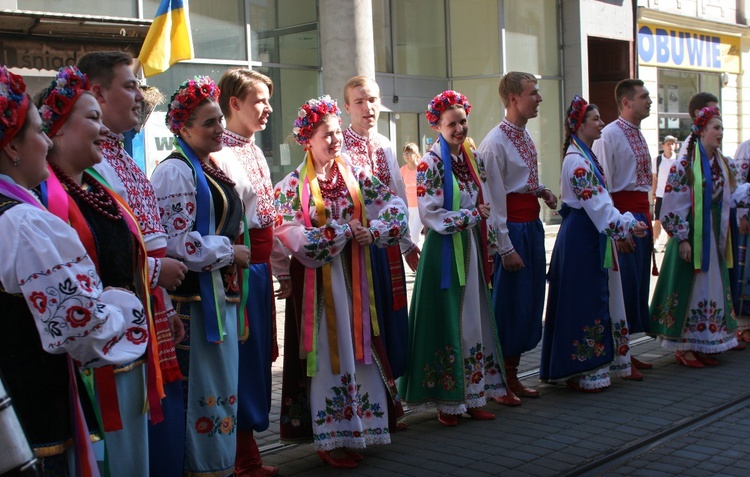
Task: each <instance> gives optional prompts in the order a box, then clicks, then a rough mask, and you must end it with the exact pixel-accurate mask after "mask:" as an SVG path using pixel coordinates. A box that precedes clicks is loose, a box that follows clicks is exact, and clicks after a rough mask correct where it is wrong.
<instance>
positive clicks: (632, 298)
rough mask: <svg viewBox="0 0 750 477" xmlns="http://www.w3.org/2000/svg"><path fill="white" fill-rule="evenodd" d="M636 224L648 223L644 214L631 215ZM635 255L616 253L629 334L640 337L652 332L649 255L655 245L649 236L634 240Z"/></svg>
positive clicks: (633, 253)
mask: <svg viewBox="0 0 750 477" xmlns="http://www.w3.org/2000/svg"><path fill="white" fill-rule="evenodd" d="M633 217H635V220H640V221H643V222H644V223H648V218H647V217H646V215H645V214H641V213H633ZM633 240H634V241H635V252H632V253H618V254H617V259H618V262H619V264H620V276H621V277H622V295H623V297H624V298H625V316H627V320H628V328H630V332H631V333H641V332H645V333H648V331H649V330H650V329H651V313H650V312H649V302H648V296H649V292H650V287H651V253H652V250H653V248H654V243H653V239H652V237H651V235H646V236H645V237H640V238H639V237H633Z"/></svg>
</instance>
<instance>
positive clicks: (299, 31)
mask: <svg viewBox="0 0 750 477" xmlns="http://www.w3.org/2000/svg"><path fill="white" fill-rule="evenodd" d="M248 8H249V17H250V31H251V42H250V43H251V48H252V59H253V60H256V61H261V62H263V63H272V64H285V65H305V66H320V52H319V48H318V24H317V15H318V12H317V6H316V2H291V1H290V0H272V1H267V2H258V1H253V2H250V4H249V7H248Z"/></svg>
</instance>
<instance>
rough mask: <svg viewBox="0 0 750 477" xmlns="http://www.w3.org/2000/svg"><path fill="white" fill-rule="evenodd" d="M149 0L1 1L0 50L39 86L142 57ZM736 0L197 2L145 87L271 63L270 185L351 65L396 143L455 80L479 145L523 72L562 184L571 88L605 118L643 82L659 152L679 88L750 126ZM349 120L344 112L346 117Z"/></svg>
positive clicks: (157, 151) (160, 152)
mask: <svg viewBox="0 0 750 477" xmlns="http://www.w3.org/2000/svg"><path fill="white" fill-rule="evenodd" d="M159 3H160V2H159V0H101V1H99V2H97V10H96V12H92V11H91V6H90V5H91V3H90V2H81V1H78V0H0V52H1V53H2V55H3V56H0V61H2V62H4V63H5V64H7V65H8V66H10V67H12V68H13V69H14V70H15V71H17V72H19V73H21V74H23V75H24V76H25V77H26V78H27V79H29V83H30V89H31V90H35V89H36V90H38V89H41V88H42V87H43V86H45V85H46V84H47V83H48V82H49V79H50V77H51V76H52V75H53V74H54V72H55V71H56V69H57V68H59V67H60V66H62V65H63V64H66V63H73V62H75V60H76V59H77V57H78V56H80V55H81V54H83V53H84V52H85V51H89V50H92V49H103V48H110V49H111V48H118V49H127V50H129V51H131V52H132V53H134V54H137V53H138V51H139V50H140V45H141V43H142V41H143V38H144V36H145V33H146V31H147V29H148V26H149V24H150V20H151V19H152V18H153V15H154V13H155V12H156V9H157V7H158V5H159ZM725 3H726V4H728V6H726V7H724V6H723V4H725ZM740 3H742V4H744V1H737V0H729V1H721V0H697V1H696V0H693V1H688V0H684V1H680V0H640V1H635V0H619V1H616V2H615V1H604V0H524V1H516V0H409V1H401V0H317V1H315V0H222V1H220V2H205V1H193V2H191V3H190V21H191V25H192V34H193V42H194V46H195V55H196V57H195V59H193V60H190V61H186V62H181V63H179V64H176V65H174V66H173V67H171V68H170V69H169V70H168V71H166V72H165V73H162V74H159V75H156V76H153V77H150V78H148V80H147V81H146V82H147V83H148V84H149V85H151V86H155V87H157V88H158V89H159V90H160V91H161V92H162V93H163V94H164V95H165V96H166V100H168V99H169V96H170V95H171V94H172V92H173V91H174V90H175V89H176V87H177V86H178V85H179V84H180V83H181V82H182V81H184V80H185V79H187V78H190V77H192V76H193V75H196V74H206V75H209V76H211V77H212V78H214V79H215V80H217V81H218V79H219V78H220V76H221V75H222V73H223V72H224V71H225V70H226V69H227V68H229V67H233V66H246V67H250V68H252V69H255V70H258V71H261V72H263V73H265V74H267V75H268V76H269V77H271V78H272V80H273V81H274V85H275V87H274V96H273V98H272V106H273V108H274V113H273V114H272V116H271V120H270V122H269V125H268V128H267V129H266V131H264V132H262V133H260V134H259V135H258V137H257V138H256V140H257V141H258V144H259V145H261V147H262V148H263V150H264V152H265V154H266V157H267V158H268V159H269V163H270V168H271V171H272V175H273V178H274V180H280V179H281V178H282V177H283V176H284V175H285V174H286V173H288V172H289V171H290V170H292V169H293V168H295V167H296V166H297V165H298V164H299V163H300V162H301V160H302V158H303V155H304V153H303V151H302V149H301V148H300V147H299V146H297V145H296V144H295V143H294V141H292V140H291V129H292V125H293V122H294V119H295V117H296V115H297V108H298V107H299V106H300V105H301V104H302V103H303V102H304V101H305V100H306V99H308V98H311V97H316V96H319V95H321V94H330V95H331V96H332V97H334V98H337V99H338V100H339V103H343V91H342V89H343V86H344V83H345V82H346V80H347V79H348V78H349V77H351V76H353V75H355V74H368V75H371V76H375V78H376V79H377V81H378V84H379V85H380V88H381V93H382V102H383V112H382V113H381V118H380V121H379V124H378V129H379V131H380V132H381V133H383V134H385V135H386V136H388V137H390V138H391V140H392V142H393V143H394V146H395V147H396V148H397V149H401V147H402V146H403V145H404V144H405V143H406V142H416V143H418V144H420V146H421V148H422V150H423V152H424V151H425V150H426V149H428V148H429V147H430V145H431V144H432V142H433V141H434V140H435V133H434V131H432V129H431V128H430V127H429V124H428V123H427V121H426V119H425V117H424V111H425V109H426V106H427V103H428V102H429V101H430V99H431V98H432V97H433V96H434V95H435V94H437V93H439V92H441V91H443V90H445V89H448V88H452V89H455V90H458V91H460V92H462V93H464V94H465V95H466V96H467V97H468V98H469V100H470V101H471V103H472V104H473V106H474V108H473V110H472V113H471V118H470V121H469V122H470V131H469V132H470V136H471V137H473V138H474V139H475V141H476V142H477V143H479V141H481V140H482V138H483V137H484V136H485V134H487V132H488V131H490V130H491V129H492V128H493V127H495V125H496V124H497V123H499V122H500V121H501V120H502V118H503V116H504V110H503V106H502V102H501V100H500V98H499V96H498V92H497V86H498V80H499V78H500V76H501V75H502V74H503V73H505V72H508V71H513V70H521V71H527V72H530V73H533V74H534V75H536V76H537V78H539V83H540V86H541V92H542V95H543V98H544V102H543V103H542V105H541V108H540V114H539V117H538V118H536V119H533V120H531V121H530V122H529V123H528V126H527V127H528V129H529V131H530V134H531V136H532V137H533V139H534V141H535V143H536V145H537V149H538V152H539V159H540V177H541V180H542V182H544V183H545V184H546V185H547V186H549V187H550V188H552V189H553V191H557V190H559V171H560V164H561V153H560V148H561V142H562V124H563V123H562V119H563V115H564V112H565V110H566V108H567V106H568V104H569V102H570V100H571V98H572V97H573V95H574V94H576V93H579V94H582V95H583V96H584V97H586V98H587V99H589V100H590V101H591V102H593V103H596V104H598V105H599V107H600V110H601V111H602V115H603V117H604V118H605V120H607V121H611V120H613V119H615V118H616V115H617V110H616V105H615V102H614V97H613V96H614V95H613V90H614V85H615V84H616V83H617V81H619V80H620V79H623V78H626V77H631V76H636V75H638V76H640V77H641V78H643V79H644V80H645V81H646V83H647V86H648V88H649V90H650V91H651V92H652V95H653V99H654V104H655V105H657V106H656V107H652V115H651V117H650V118H648V119H647V120H646V121H644V123H643V128H644V133H645V134H646V137H647V139H648V141H649V144H650V146H651V148H652V152H653V154H654V155H655V154H656V153H657V151H658V144H659V142H660V141H659V139H660V138H661V137H663V136H664V135H665V134H676V135H677V134H678V135H679V136H680V137H681V138H683V137H684V136H685V134H686V132H685V131H686V128H687V126H688V123H687V122H686V121H687V120H686V119H685V118H686V117H687V110H686V107H687V102H686V100H685V98H688V99H689V95H691V94H692V92H694V91H698V90H708V91H712V92H718V93H719V94H718V96H720V98H721V103H722V109H723V110H724V112H725V118H726V120H725V127H727V133H726V134H725V137H724V141H725V150H727V151H730V153H731V152H733V151H734V148H735V147H736V144H737V143H738V142H740V141H741V140H742V139H743V138H744V136H750V124H747V125H745V124H743V120H742V111H743V110H747V108H748V107H750V99H748V100H747V105H748V106H744V103H743V101H744V99H743V89H744V88H743V86H744V81H745V80H744V76H743V74H742V59H743V56H744V55H746V54H747V51H748V44H747V39H746V38H745V35H746V33H745V31H746V29H747V27H746V26H745V24H746V21H745V20H744V16H743V15H744V8H741V7H740V6H738V5H740ZM701 9H703V10H701ZM691 17H692V18H691ZM694 17H698V18H694ZM662 30H666V31H667V32H668V33H667V35H671V34H672V32H674V34H675V35H676V36H675V37H674V38H678V39H679V38H681V36H680V35H682V36H683V37H685V36H686V35H688V34H690V35H691V38H692V35H694V34H696V35H698V38H700V37H701V35H703V36H704V37H706V39H703V40H701V41H702V43H701V45H702V46H701V48H703V50H701V51H702V52H703V53H704V54H703V56H702V57H701V59H700V60H701V61H702V62H701V61H699V62H698V63H700V65H696V64H693V63H691V62H690V60H689V59H687V58H688V56H686V55H687V53H686V54H685V55H683V57H682V60H680V58H681V57H680V54H679V51H681V50H675V51H670V52H669V54H667V53H664V48H665V46H664V45H665V42H666V40H665V37H664V36H663V33H662ZM716 32H721V34H718V33H716ZM649 35H650V36H649ZM709 37H710V38H709ZM670 38H671V37H670ZM715 38H718V40H715ZM670 41H673V40H670ZM685 41H687V40H685ZM717 41H718V46H717V44H716V42H717ZM684 48H688V46H685V47H684ZM715 51H718V52H719V53H715ZM714 53H715V54H714ZM665 55H666V56H668V57H669V59H664V58H666V56H665ZM709 57H710V58H709ZM717 61H718V63H717ZM747 81H748V86H750V79H749V80H747ZM672 93H674V95H676V96H677V98H678V99H677V100H674V101H673V100H672V98H673V96H674V95H673V94H672ZM165 104H166V102H165V103H164V104H162V105H161V106H159V107H157V109H156V111H155V112H154V113H153V114H152V115H151V117H150V119H149V121H148V123H147V125H146V127H145V128H144V129H145V131H144V133H143V141H142V147H143V150H144V153H143V155H144V156H145V167H146V169H147V171H149V172H150V170H151V169H152V168H153V166H154V165H155V163H156V162H157V161H158V160H160V159H161V158H163V157H166V156H167V155H168V153H169V149H170V148H171V135H170V134H169V132H168V130H167V129H166V127H165V126H164V125H163V118H164V111H165V110H166V107H165ZM342 109H343V108H342ZM347 121H348V119H347V118H346V117H345V118H344V126H345V127H346V126H347V125H348V122H347ZM745 129H747V130H748V133H743V131H744V130H745ZM544 213H545V214H546V215H545V216H544V217H543V218H544V220H545V221H547V222H554V221H556V220H558V218H557V217H556V216H555V215H554V213H552V212H551V211H548V210H546V208H545V211H544Z"/></svg>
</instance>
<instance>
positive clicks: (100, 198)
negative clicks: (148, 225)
mask: <svg viewBox="0 0 750 477" xmlns="http://www.w3.org/2000/svg"><path fill="white" fill-rule="evenodd" d="M48 164H49V165H50V167H51V168H52V170H53V171H54V173H55V176H57V179H58V180H59V181H60V182H61V183H62V184H63V185H64V186H65V188H66V189H67V191H68V193H69V194H70V195H72V196H75V197H77V198H79V199H81V200H82V201H84V202H86V203H87V204H88V205H89V206H90V207H91V208H92V209H94V210H95V211H96V212H97V213H98V214H99V215H102V216H104V217H106V218H107V219H109V220H111V221H112V222H117V221H119V220H121V219H122V212H121V211H120V208H119V207H118V206H117V204H116V203H115V201H114V200H112V196H110V195H109V193H107V191H106V190H105V189H104V187H103V186H102V185H101V184H100V183H99V182H98V181H97V180H96V179H94V178H93V177H91V176H90V175H89V173H88V172H84V173H83V183H84V184H85V185H87V186H88V188H87V189H84V188H83V187H81V186H80V185H78V183H77V182H76V181H74V180H73V178H71V177H70V176H69V175H68V174H66V173H65V171H63V170H62V169H61V168H60V166H58V165H57V164H55V163H54V162H49V163H48Z"/></svg>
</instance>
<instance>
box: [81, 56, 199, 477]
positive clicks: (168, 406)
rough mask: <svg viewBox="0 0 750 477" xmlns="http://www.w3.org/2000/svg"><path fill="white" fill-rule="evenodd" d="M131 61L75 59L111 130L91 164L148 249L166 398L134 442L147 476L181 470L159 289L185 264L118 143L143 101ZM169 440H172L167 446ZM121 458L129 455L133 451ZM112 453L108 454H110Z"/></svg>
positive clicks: (173, 323)
mask: <svg viewBox="0 0 750 477" xmlns="http://www.w3.org/2000/svg"><path fill="white" fill-rule="evenodd" d="M132 62H133V58H132V56H131V55H130V54H129V53H126V52H122V51H100V52H92V53H87V54H85V55H83V56H82V57H81V58H80V59H79V61H78V68H79V69H80V70H81V71H82V72H83V73H85V74H86V75H87V76H88V78H89V81H90V83H91V92H92V93H93V94H94V96H95V97H96V99H97V101H98V102H99V105H100V106H101V108H102V122H103V123H104V125H105V126H106V127H107V128H109V131H110V132H109V134H108V135H107V137H106V139H105V141H104V143H103V144H102V156H103V158H104V160H103V161H102V162H101V163H100V164H97V165H96V166H95V169H96V171H97V172H98V173H99V174H100V175H101V176H102V177H103V178H104V180H106V181H107V183H108V184H109V186H110V187H111V188H112V189H113V190H114V191H115V192H116V193H117V194H118V195H120V197H122V198H123V199H124V200H125V201H126V202H127V204H128V205H129V206H130V208H131V209H132V210H133V213H134V214H135V216H136V218H137V219H138V225H139V227H140V229H141V233H142V234H143V240H144V242H145V244H146V250H147V252H148V254H149V260H148V263H149V272H150V279H151V283H150V288H151V293H152V297H153V298H152V301H153V304H154V326H155V328H156V336H155V337H153V338H154V339H157V342H158V343H157V344H158V348H159V357H158V359H159V365H160V367H161V371H162V377H163V379H164V391H165V393H166V397H165V398H164V399H162V410H163V412H164V416H165V420H164V421H163V422H161V423H158V424H155V425H151V426H149V436H150V438H149V439H148V440H147V442H145V443H139V444H140V445H141V446H143V445H147V446H148V449H149V451H150V452H147V453H146V455H145V456H143V455H141V454H142V453H140V452H139V453H138V456H139V457H141V458H148V464H149V467H150V469H151V472H150V473H151V475H169V474H168V473H167V470H168V469H171V471H172V472H174V471H176V470H177V469H179V471H180V472H181V471H182V453H183V444H184V440H183V441H181V440H180V439H179V436H180V435H184V428H185V423H184V411H183V409H184V404H183V397H182V382H181V378H182V374H181V373H180V369H179V365H178V363H177V359H176V355H175V349H174V347H175V343H179V342H180V341H182V339H183V337H184V330H183V327H182V322H181V321H180V320H179V319H177V316H176V314H175V313H174V309H173V308H172V306H171V301H170V299H169V295H168V294H167V293H166V291H165V290H164V289H165V288H166V289H168V290H174V289H175V288H176V287H177V286H178V285H180V283H182V280H183V279H184V278H185V273H187V267H186V266H185V265H184V264H183V263H182V262H180V261H178V260H174V259H172V258H168V257H165V256H164V254H165V252H166V247H167V234H166V233H165V232H164V228H163V227H162V225H161V217H160V216H159V208H158V207H157V205H156V197H155V195H154V188H153V187H152V185H151V183H150V182H149V181H148V179H147V178H146V175H145V174H144V173H143V171H141V169H140V168H139V167H138V165H137V164H136V163H135V161H133V159H132V158H131V157H130V155H129V154H128V153H127V151H125V149H123V147H122V139H123V136H122V134H123V133H125V132H127V131H130V130H131V129H133V128H134V127H136V126H137V125H138V123H139V112H140V107H141V106H140V103H141V101H143V95H142V94H141V92H140V89H139V84H138V81H137V80H136V78H135V76H134V75H133V71H132V70H131V64H132ZM170 330H171V333H170ZM108 438H109V436H108ZM148 441H150V443H149V442H148ZM168 443H175V445H173V446H170V445H168ZM120 457H121V458H122V459H126V460H133V459H134V457H135V456H131V455H124V456H120ZM112 458H113V456H111V455H110V459H112ZM114 468H117V467H116V466H115V467H114Z"/></svg>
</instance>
